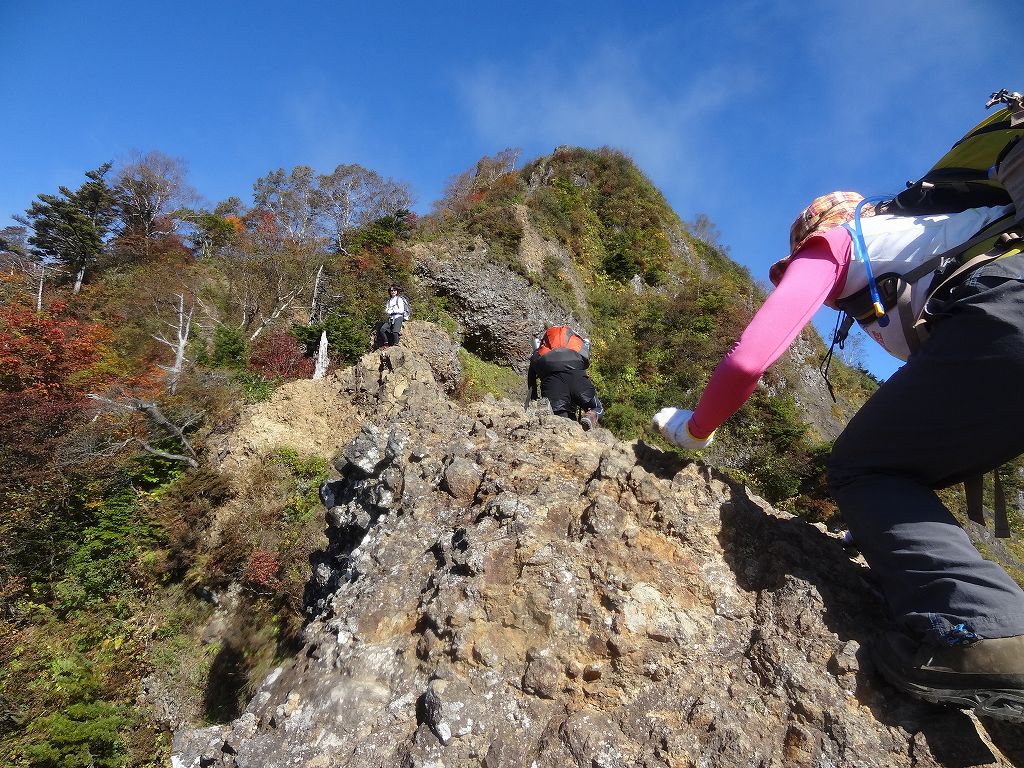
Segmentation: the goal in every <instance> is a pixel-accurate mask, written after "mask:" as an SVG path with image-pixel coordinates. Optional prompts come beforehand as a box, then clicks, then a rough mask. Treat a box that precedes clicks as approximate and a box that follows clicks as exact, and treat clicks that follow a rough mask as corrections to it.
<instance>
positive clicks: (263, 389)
mask: <svg viewBox="0 0 1024 768" xmlns="http://www.w3.org/2000/svg"><path fill="white" fill-rule="evenodd" d="M234 380H235V382H236V383H237V384H238V385H239V387H240V388H241V391H242V400H243V401H245V402H246V403H248V404H249V405H254V404H256V403H262V402H265V401H267V400H269V399H270V398H271V396H272V395H273V394H274V388H275V386H276V384H275V382H274V381H273V380H271V379H268V378H266V377H264V376H263V375H261V374H259V373H256V372H255V371H238V372H237V373H236V374H235V376H234Z"/></svg>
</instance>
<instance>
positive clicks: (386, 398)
mask: <svg viewBox="0 0 1024 768" xmlns="http://www.w3.org/2000/svg"><path fill="white" fill-rule="evenodd" d="M435 367H436V366H435ZM331 383H332V384H333V389H332V388H328V391H329V393H330V392H333V395H331V394H328V395H325V399H326V400H329V399H330V398H331V397H333V399H334V402H335V404H336V406H337V409H336V412H338V413H348V414H351V419H352V421H353V423H352V424H348V425H346V427H345V429H344V430H343V432H344V433H347V434H354V433H356V430H358V434H356V436H355V438H354V439H352V440H350V441H348V442H346V443H345V444H344V445H343V446H339V447H340V451H339V454H338V458H337V459H336V468H337V470H338V478H337V479H336V480H335V481H333V482H332V483H330V484H329V485H328V486H327V488H326V489H325V493H324V498H325V503H326V504H327V505H328V507H329V508H328V510H327V514H326V520H327V537H328V540H329V544H328V546H327V547H326V549H325V550H324V551H322V552H317V553H314V554H313V556H312V558H311V560H312V563H313V569H312V579H311V581H310V585H309V593H308V605H309V606H310V608H309V611H310V618H311V621H310V622H309V624H308V626H307V628H306V630H305V634H304V640H305V647H304V648H303V650H302V651H301V653H299V654H298V655H297V656H296V657H295V658H294V659H292V660H289V661H287V662H285V663H284V664H282V665H281V666H280V667H279V668H277V669H276V670H275V671H274V672H273V673H272V674H270V675H269V676H268V677H267V679H266V680H265V681H264V682H263V684H262V686H261V687H260V688H259V690H258V692H257V694H256V695H255V697H254V698H253V700H252V702H251V703H250V704H249V706H248V708H247V709H246V711H245V713H244V714H243V715H242V716H241V717H240V718H238V719H237V720H236V721H234V722H233V723H231V724H230V725H226V726H214V727H209V728H202V729H195V730H188V729H186V730H181V731H179V732H178V733H177V734H176V735H175V757H174V764H175V766H178V767H179V768H199V767H200V766H236V767H237V768H249V767H253V768H254V767H255V766H286V765H287V766H304V767H308V768H312V767H313V766H332V767H337V768H341V767H343V766H381V767H383V766H423V767H424V768H426V766H433V767H434V768H439V767H440V766H485V767H486V768H531V767H532V766H536V767H537V768H543V767H545V766H551V767H552V768H554V766H588V767H590V766H600V767H601V768H611V767H612V766H652V767H653V766H671V767H673V768H679V767H681V766H706V767H713V766H723V768H724V767H725V766H740V765H761V766H790V765H792V766H845V765H850V766H853V765H856V766H937V765H964V766H966V765H986V764H992V765H1013V764H1020V763H1019V761H1021V760H1024V737H1022V736H1021V734H1019V733H1017V732H1015V731H1014V730H1013V729H1011V728H1008V727H1006V726H1005V725H1003V726H1001V725H1000V724H998V723H995V722H987V721H986V722H979V721H976V720H974V719H972V718H971V717H969V716H967V715H965V714H963V713H960V712H958V711H952V710H943V709H936V708H933V707H930V706H926V705H923V704H919V703H917V702H914V701H912V700H910V699H907V698H905V697H903V696H902V695H900V694H898V693H897V692H896V691H894V690H893V689H891V688H889V687H888V686H886V685H885V684H883V683H882V682H881V681H880V680H879V679H878V678H877V677H876V676H875V674H874V672H873V670H872V669H871V665H870V662H869V661H868V659H867V655H866V649H865V644H866V643H867V642H868V641H869V640H870V638H871V636H872V635H873V634H874V633H875V632H877V631H878V630H879V629H881V628H883V627H884V625H885V614H884V609H883V606H882V604H881V601H880V599H879V597H878V596H877V595H876V593H875V592H874V590H873V588H872V586H871V581H870V574H869V572H868V571H867V569H866V567H865V566H864V565H863V564H862V563H860V562H857V561H856V560H852V559H851V558H850V557H849V556H848V555H847V554H846V553H845V552H844V550H843V549H842V547H841V546H840V544H839V542H838V541H837V540H836V539H835V538H834V537H833V536H831V535H829V534H827V533H826V532H825V531H824V530H822V529H819V528H818V527H815V526H813V525H810V524H808V523H805V522H803V521H801V520H799V519H796V518H793V517H791V516H790V515H788V514H785V513H782V512H779V511H777V510H775V509H773V508H771V507H770V506H769V505H768V504H767V503H766V502H764V501H763V500H761V499H759V498H757V497H755V496H752V495H750V494H749V493H748V492H747V491H746V490H745V489H744V488H743V487H741V486H737V485H735V484H733V483H731V482H729V481H728V480H727V479H725V478H724V477H722V476H719V475H717V474H716V473H714V472H712V471H710V470H708V469H707V468H705V467H703V466H702V465H700V464H698V463H684V462H682V461H680V460H679V459H678V458H677V457H676V456H674V455H672V454H665V453H663V452H661V451H659V450H657V449H654V448H651V447H649V446H647V445H645V444H644V443H643V442H633V443H625V442H621V441H618V440H616V439H615V438H614V437H613V436H612V435H611V434H610V433H608V432H607V431H605V430H603V429H597V430H595V431H593V432H589V433H586V432H583V431H582V429H581V428H580V427H579V425H578V424H576V423H574V422H571V421H568V420H566V419H561V418H557V417H554V416H552V415H551V414H550V412H549V411H548V410H546V409H545V407H544V406H543V403H542V404H541V406H540V407H536V408H531V410H529V411H525V410H524V409H523V407H522V405H520V404H517V403H512V402H508V401H490V402H484V403H482V404H479V405H477V406H472V407H470V408H468V409H467V408H464V407H462V406H459V405H457V404H454V403H452V402H450V401H448V400H447V399H446V398H445V397H444V395H443V392H442V386H441V385H440V384H439V383H438V381H437V377H436V376H435V373H434V372H432V370H431V366H430V364H429V363H428V361H427V360H426V359H425V358H424V357H421V356H420V355H419V354H417V353H415V352H413V351H411V350H410V349H403V348H392V349H386V350H383V351H381V352H379V353H374V354H371V355H367V356H366V357H364V358H363V360H362V361H361V363H360V364H359V365H358V366H356V367H354V368H352V369H349V370H347V371H343V372H341V373H340V374H339V375H338V376H337V377H336V379H334V380H333V381H332V382H331ZM324 407H325V408H328V407H330V403H328V402H325V404H324ZM276 412H277V413H279V414H280V418H281V419H282V420H287V418H288V417H287V409H281V410H279V411H276Z"/></svg>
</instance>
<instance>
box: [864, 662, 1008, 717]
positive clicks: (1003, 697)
mask: <svg viewBox="0 0 1024 768" xmlns="http://www.w3.org/2000/svg"><path fill="white" fill-rule="evenodd" d="M875 664H876V666H877V667H878V668H879V671H880V672H881V673H882V676H883V677H884V678H885V679H886V681H887V682H888V683H889V684H890V685H892V686H894V687H895V688H898V689H899V690H901V691H903V692H904V693H908V694H910V695H911V696H913V697H915V698H917V699H921V700H922V701H927V702H928V703H930V704H941V705H944V706H949V707H956V708H958V709H970V710H973V711H974V713H975V714H976V715H978V716H979V717H992V718H995V719H997V720H1006V721H1009V722H1011V723H1024V690H1021V689H1020V688H935V687H932V686H928V685H922V684H920V683H915V682H912V681H910V680H905V679H903V678H902V677H900V676H899V675H898V674H896V673H895V671H894V670H891V669H889V665H888V664H886V663H885V662H883V661H881V660H880V659H877V658H876V659H875Z"/></svg>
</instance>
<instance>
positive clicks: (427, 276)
mask: <svg viewBox="0 0 1024 768" xmlns="http://www.w3.org/2000/svg"><path fill="white" fill-rule="evenodd" d="M461 245H462V246H463V247H465V248H466V249H467V250H464V251H460V252H455V250H454V249H456V248H457V247H458V246H459V243H445V244H442V245H438V246H434V245H430V246H427V245H423V244H418V245H416V246H415V247H414V248H413V252H414V253H415V254H416V269H417V272H418V274H419V277H420V278H421V279H423V280H424V281H426V282H427V283H429V284H431V285H433V286H434V287H435V288H436V289H437V290H439V291H442V292H443V293H444V294H445V295H447V296H450V297H451V298H452V299H453V300H454V304H455V307H456V311H457V312H458V313H459V318H458V319H459V322H460V324H461V326H462V328H463V334H464V338H463V340H462V343H463V346H465V347H466V348H467V349H468V350H470V351H471V352H473V353H475V354H477V355H479V356H480V357H482V358H484V359H485V360H492V361H495V362H502V363H505V364H507V365H510V366H512V367H513V368H515V369H516V370H517V371H519V372H520V373H523V372H525V371H526V367H527V365H528V364H529V360H530V354H531V353H532V352H533V338H534V336H536V335H537V334H538V333H540V332H541V331H543V330H544V326H543V323H544V320H545V319H549V320H552V321H554V322H559V323H562V322H565V323H568V324H570V325H572V326H574V327H576V328H582V327H583V326H582V323H581V321H580V320H579V319H578V318H576V317H574V316H573V315H572V314H569V313H567V312H566V310H565V309H563V308H562V307H560V306H559V305H558V304H556V303H554V302H553V301H551V299H549V298H548V297H547V295H546V294H545V293H544V291H543V290H541V289H540V288H539V287H537V286H534V285H531V284H530V282H529V281H528V280H527V279H526V278H524V277H523V276H522V275H519V274H517V273H515V272H513V271H512V270H510V269H508V268H507V267H504V266H501V265H499V264H495V263H494V262H493V261H491V260H490V259H489V258H488V256H487V246H486V244H485V243H484V241H483V240H482V239H479V238H477V240H476V241H474V242H473V243H462V244H461ZM470 248H471V249H470ZM584 330H585V329H584Z"/></svg>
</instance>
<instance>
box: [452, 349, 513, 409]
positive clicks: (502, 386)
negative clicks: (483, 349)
mask: <svg viewBox="0 0 1024 768" xmlns="http://www.w3.org/2000/svg"><path fill="white" fill-rule="evenodd" d="M459 360H460V361H461V362H462V381H461V382H460V385H459V389H458V396H459V399H460V400H462V401H463V402H469V403H471V402H475V401H478V400H480V399H481V398H483V396H484V395H486V394H487V393H490V394H492V395H494V396H495V397H497V398H499V399H500V398H509V399H513V400H518V399H520V398H525V396H526V383H525V379H524V377H522V376H520V375H519V374H517V373H516V372H515V371H513V370H512V369H511V368H508V367H506V366H503V365H497V364H496V363H490V362H487V361H486V360H481V359H480V358H479V357H477V356H476V355H474V354H473V353H472V352H468V351H466V350H465V349H462V348H460V349H459Z"/></svg>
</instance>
